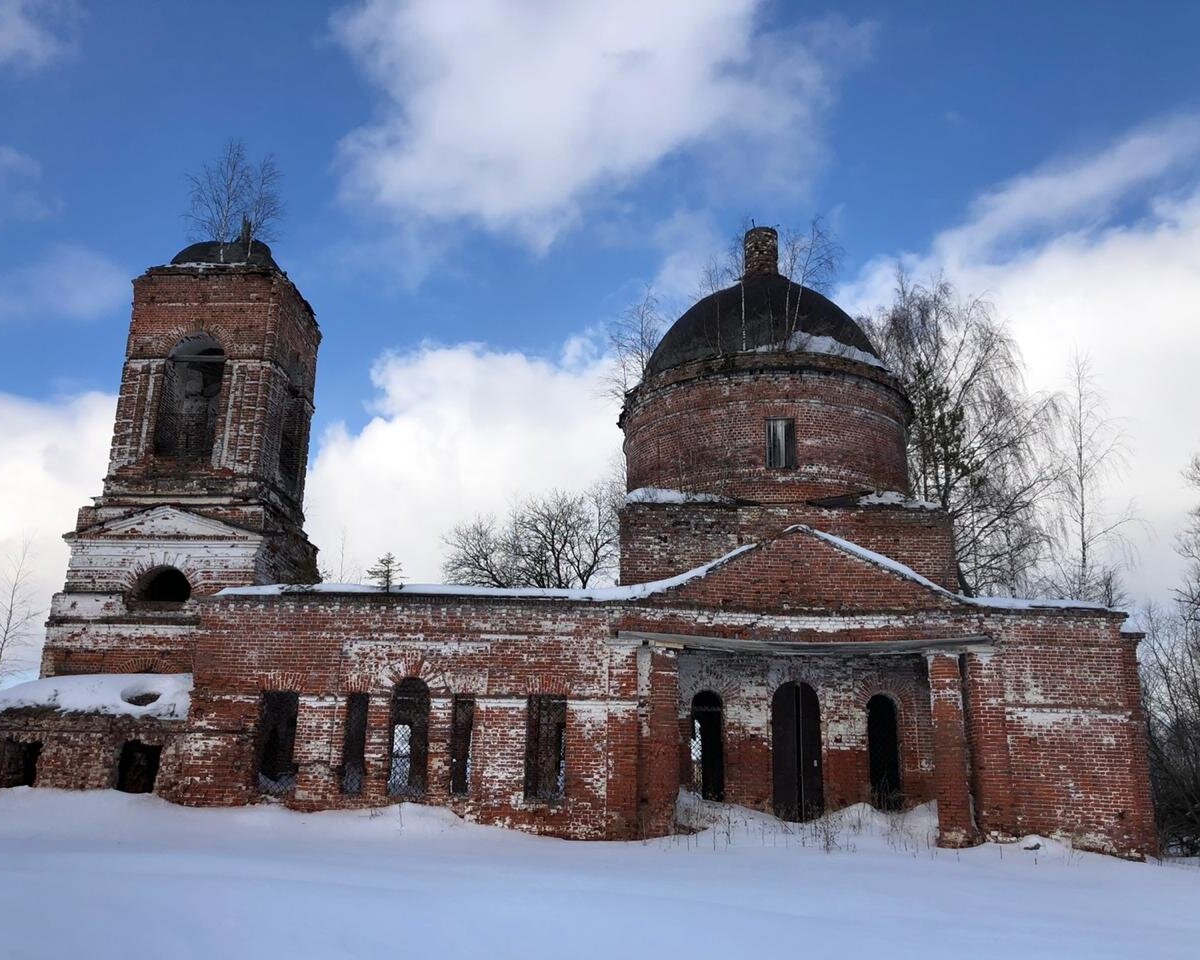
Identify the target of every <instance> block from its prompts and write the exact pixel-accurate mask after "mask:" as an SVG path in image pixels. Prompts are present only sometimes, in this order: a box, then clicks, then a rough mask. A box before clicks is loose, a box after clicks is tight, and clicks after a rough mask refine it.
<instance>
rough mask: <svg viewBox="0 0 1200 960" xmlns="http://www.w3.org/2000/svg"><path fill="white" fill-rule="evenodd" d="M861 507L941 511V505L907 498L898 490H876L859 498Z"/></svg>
mask: <svg viewBox="0 0 1200 960" xmlns="http://www.w3.org/2000/svg"><path fill="white" fill-rule="evenodd" d="M858 505H859V506H860V507H901V508H902V509H904V510H941V509H942V508H941V505H940V504H936V503H933V502H932V501H929V500H918V499H917V498H916V497H907V496H905V495H904V494H903V493H900V491H898V490H876V491H875V492H874V493H868V494H864V495H863V496H861V497H859V498H858Z"/></svg>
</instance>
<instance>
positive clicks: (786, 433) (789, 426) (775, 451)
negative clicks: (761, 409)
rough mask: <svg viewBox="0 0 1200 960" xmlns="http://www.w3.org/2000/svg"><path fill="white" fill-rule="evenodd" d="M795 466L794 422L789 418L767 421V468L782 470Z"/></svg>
mask: <svg viewBox="0 0 1200 960" xmlns="http://www.w3.org/2000/svg"><path fill="white" fill-rule="evenodd" d="M794 466H796V421H795V420H794V419H792V418H791V417H771V418H769V419H768V420H767V468H768V469H770V470H782V469H786V468H788V467H794Z"/></svg>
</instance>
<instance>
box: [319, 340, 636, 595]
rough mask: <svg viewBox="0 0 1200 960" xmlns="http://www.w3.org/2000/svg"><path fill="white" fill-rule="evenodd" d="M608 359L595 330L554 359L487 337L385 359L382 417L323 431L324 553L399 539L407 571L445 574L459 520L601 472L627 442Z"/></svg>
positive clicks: (361, 559) (383, 545)
mask: <svg viewBox="0 0 1200 960" xmlns="http://www.w3.org/2000/svg"><path fill="white" fill-rule="evenodd" d="M606 370H607V364H606V361H605V360H604V359H603V358H602V357H600V356H598V354H597V351H596V350H595V349H594V345H593V344H591V342H590V341H588V340H587V338H572V339H571V340H570V341H568V342H567V344H565V345H564V348H563V351H562V353H561V355H560V356H559V357H556V358H551V359H543V358H538V357H532V356H528V355H526V354H523V353H518V352H500V351H495V350H492V349H490V348H488V347H485V346H483V345H480V344H458V345H455V346H436V345H432V344H426V345H424V346H422V347H420V348H419V349H417V350H414V351H412V352H408V353H394V354H387V355H385V356H384V357H382V358H381V359H380V360H379V361H378V362H377V364H376V365H375V368H374V369H373V370H372V373H371V379H372V381H373V383H374V385H375V387H376V389H377V391H378V395H377V397H376V398H375V401H374V403H373V406H372V410H373V413H374V416H373V417H372V419H371V420H370V422H368V423H367V424H366V426H364V427H363V428H362V429H361V430H357V431H352V430H350V429H348V428H347V427H346V426H345V425H343V424H337V425H335V426H333V427H331V428H330V429H329V430H327V431H326V432H325V434H324V436H322V437H321V438H320V441H319V444H318V445H317V453H316V457H315V459H314V463H313V466H312V469H311V471H310V472H309V479H308V491H307V508H306V509H307V514H308V527H309V532H310V536H311V537H312V539H313V540H314V541H315V542H316V543H317V545H318V546H319V547H321V548H322V551H323V553H322V556H321V563H322V565H323V566H324V567H325V568H326V569H330V570H333V571H334V572H335V573H336V569H337V566H338V564H339V557H338V554H339V552H340V543H341V540H342V537H343V534H344V536H345V543H346V554H347V564H346V565H347V566H348V567H350V568H351V569H350V570H349V571H348V572H349V573H350V574H351V575H353V574H355V573H358V574H361V570H362V568H363V567H364V566H366V565H368V564H369V563H370V562H371V561H372V560H373V559H374V558H376V557H378V556H380V555H382V554H383V553H385V552H387V551H388V550H391V551H393V552H394V553H395V554H396V556H397V557H399V558H400V559H401V561H402V562H403V564H404V572H405V575H406V577H408V578H409V579H410V580H417V581H431V580H432V581H437V580H440V578H441V562H442V557H443V546H442V542H441V538H442V536H443V535H444V534H445V533H446V532H447V531H448V530H449V529H450V528H451V527H452V526H453V525H454V524H455V523H459V522H461V521H464V520H468V519H470V518H471V517H472V516H474V515H475V514H477V513H487V512H491V513H496V514H503V513H504V512H505V510H507V508H508V506H509V505H510V503H511V502H512V501H513V500H514V499H515V498H517V497H520V496H523V495H526V494H530V493H538V492H543V491H545V490H548V489H550V488H552V487H560V488H563V489H580V488H582V487H584V486H586V485H588V484H589V483H591V482H593V481H595V480H598V479H600V478H601V477H603V476H604V475H605V474H606V473H607V472H608V471H609V470H611V469H612V468H613V464H614V462H615V461H616V459H617V457H618V456H619V453H620V442H621V433H620V431H619V430H618V429H617V426H616V419H617V414H618V412H619V411H618V409H617V405H616V402H615V401H614V400H612V399H611V398H608V397H606V396H604V387H603V378H604V374H605V372H606ZM356 567H357V570H355V569H354V568H356Z"/></svg>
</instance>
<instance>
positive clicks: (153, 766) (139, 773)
mask: <svg viewBox="0 0 1200 960" xmlns="http://www.w3.org/2000/svg"><path fill="white" fill-rule="evenodd" d="M161 758H162V747H160V746H157V745H155V744H150V743H142V741H141V740H127V741H126V742H125V746H123V747H122V748H121V759H120V761H119V762H118V763H117V789H118V790H122V791H124V792H125V793H153V792H154V781H155V780H157V779H158V762H159V760H160V759H161Z"/></svg>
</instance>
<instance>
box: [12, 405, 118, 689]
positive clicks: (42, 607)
mask: <svg viewBox="0 0 1200 960" xmlns="http://www.w3.org/2000/svg"><path fill="white" fill-rule="evenodd" d="M116 404H117V400H116V397H114V396H110V395H107V394H101V393H85V394H81V395H78V396H73V397H66V398H63V399H57V400H46V401H38V400H30V399H27V398H24V397H16V396H12V395H9V394H3V393H0V423H3V424H4V429H3V430H0V464H3V465H4V469H3V470H0V503H3V504H4V509H3V510H0V556H3V555H6V554H9V553H11V552H13V551H15V550H17V549H19V548H20V545H21V543H22V542H23V541H25V540H28V541H29V543H30V548H31V567H32V574H33V576H32V589H33V595H34V597H35V602H36V605H37V609H38V610H39V611H41V612H42V614H45V613H46V612H48V610H49V607H50V597H51V595H52V594H53V593H54V592H55V591H57V590H61V589H62V585H63V579H64V577H65V575H66V570H67V556H68V551H67V546H66V544H65V543H63V541H62V535H63V534H64V533H65V532H67V531H68V530H70V529H72V528H73V527H74V525H75V514H76V511H78V509H79V508H80V507H81V506H84V505H85V504H87V503H88V502H90V498H91V497H94V496H96V495H97V494H99V492H100V482H101V479H102V478H103V476H104V473H105V469H106V467H107V464H108V446H109V440H110V438H111V436H112V425H113V415H114V412H115V410H116ZM44 619H45V618H44V616H40V617H39V619H38V623H39V624H40V623H41V622H42V621H44ZM38 632H39V634H40V627H39V631H38ZM39 642H40V636H39ZM24 660H25V661H26V662H27V663H28V664H30V665H36V663H37V660H38V651H37V650H36V649H34V650H30V651H28V652H27V656H26V657H24Z"/></svg>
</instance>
